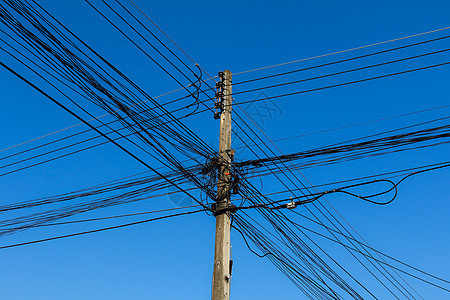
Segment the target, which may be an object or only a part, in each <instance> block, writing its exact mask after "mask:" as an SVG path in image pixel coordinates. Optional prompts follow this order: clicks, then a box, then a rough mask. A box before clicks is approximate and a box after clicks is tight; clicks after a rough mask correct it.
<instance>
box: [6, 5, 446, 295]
mask: <svg viewBox="0 0 450 300" xmlns="http://www.w3.org/2000/svg"><path fill="white" fill-rule="evenodd" d="M108 2H113V1H108ZM122 2H124V3H127V1H122ZM39 3H41V4H42V5H43V6H44V7H45V8H46V9H48V10H49V11H50V12H52V14H53V15H54V16H55V17H56V18H58V19H59V20H60V21H61V22H63V23H64V24H65V25H66V26H67V27H69V28H70V29H71V30H73V31H74V32H75V33H76V34H78V35H79V36H80V37H81V38H82V39H83V40H85V41H86V42H87V43H88V44H89V45H92V47H93V48H95V49H96V50H98V51H99V52H100V53H101V54H102V55H104V56H105V57H106V58H107V59H108V60H110V61H111V62H112V63H113V64H114V65H115V66H117V67H118V68H119V69H120V70H122V71H123V72H124V73H125V74H127V75H128V76H129V77H130V78H131V79H133V80H134V81H135V82H136V83H137V84H138V85H139V86H141V87H143V88H144V89H145V90H146V91H147V92H148V93H149V94H150V95H151V96H153V97H156V96H158V95H161V94H163V93H166V92H168V91H172V90H174V89H177V88H178V86H177V84H176V83H175V82H173V81H171V79H170V78H169V77H167V76H166V75H164V74H163V73H162V72H160V71H158V70H157V68H156V67H155V66H154V64H152V62H151V61H150V60H149V59H148V57H146V56H145V55H143V54H142V53H140V52H138V51H137V50H136V49H135V48H134V47H133V46H132V45H131V44H130V43H129V42H128V41H127V40H126V39H125V38H123V37H122V36H121V35H120V34H118V33H117V32H115V31H114V29H113V28H112V27H111V26H110V24H107V23H106V22H105V21H104V20H103V19H101V17H100V16H99V15H98V14H96V13H95V12H94V11H93V10H92V8H90V7H89V6H88V5H87V4H86V3H84V2H83V1H56V0H46V1H39ZM93 3H96V4H98V3H100V1H93ZM135 3H136V4H137V5H138V6H139V7H140V8H141V9H142V10H143V11H145V12H146V13H147V14H148V15H150V16H151V18H152V19H153V20H154V21H155V22H156V23H157V24H158V25H159V26H161V27H162V28H163V29H164V30H165V31H166V33H167V34H169V35H170V37H171V38H173V39H174V40H175V41H176V42H177V43H178V44H179V45H180V46H181V47H182V48H183V49H184V50H185V51H186V52H187V53H188V54H189V55H190V56H191V57H192V58H193V59H194V60H195V61H196V62H198V63H199V64H200V65H201V66H202V67H203V68H204V69H205V70H206V71H207V72H208V73H209V74H212V75H216V74H217V72H218V71H221V70H225V69H229V70H231V71H232V72H233V73H239V72H242V71H246V70H251V69H256V68H260V67H265V66H270V65H274V64H279V63H284V62H289V61H292V60H299V59H303V58H308V57H313V56H317V55H322V54H326V53H331V52H336V51H340V50H345V49H350V48H354V47H359V46H363V45H368V44H372V43H377V42H381V41H386V40H391V39H395V38H399V37H404V36H409V35H413V34H416V33H421V32H427V31H430V30H435V29H439V28H443V27H447V26H449V23H448V11H449V9H450V3H449V2H448V1H428V2H426V3H425V2H424V1H395V2H394V3H393V2H392V1H376V2H370V3H365V2H363V1H340V2H337V1H321V2H318V1H315V2H314V1H309V2H307V1H277V2H274V1H258V2H256V1H228V3H227V4H226V5H225V4H224V3H223V2H219V1H213V2H212V1H197V2H195V3H192V2H187V1H159V2H157V3H153V2H151V1H143V0H135ZM1 26H4V25H1ZM447 34H448V30H447V31H443V32H438V33H434V34H430V35H429V38H436V37H439V36H444V35H447ZM426 38H428V36H427V37H426ZM426 38H424V37H418V38H413V39H411V40H410V42H419V41H421V40H424V39H426ZM405 43H406V42H396V43H391V44H386V45H382V46H378V47H372V48H367V49H362V50H359V51H355V52H350V53H344V54H338V55H333V56H329V57H325V58H321V59H315V60H309V61H305V62H301V63H296V64H291V65H287V66H284V67H279V68H272V69H268V70H265V71H260V72H253V73H248V74H241V75H235V76H234V77H233V79H234V81H235V82H239V81H242V80H246V79H252V78H255V77H260V76H264V75H270V74H275V73H280V72H284V71H289V70H293V69H298V68H303V67H308V66H313V65H316V64H320V63H327V62H330V61H333V60H337V59H345V58H348V57H352V55H363V54H367V53H371V52H373V51H380V50H384V49H388V48H390V47H396V46H401V45H404V44H405ZM172 47H173V46H172ZM444 48H450V47H449V42H448V41H442V42H439V43H435V44H430V45H425V46H423V47H421V48H417V49H409V50H406V51H404V52H402V53H399V54H393V55H392V56H383V57H378V58H369V59H367V60H364V61H361V62H354V63H350V64H346V65H336V66H333V67H330V68H328V69H327V71H326V72H339V71H342V70H345V69H349V68H357V67H361V66H364V65H366V64H376V63H380V62H383V61H387V60H393V59H399V58H401V57H406V56H412V55H417V54H420V53H424V52H431V51H436V50H439V49H444ZM1 57H2V61H5V62H7V63H12V62H11V59H10V58H8V57H7V56H6V55H5V54H4V53H3V52H2V56H1ZM446 61H449V55H448V53H447V52H446V53H442V54H438V55H435V56H432V57H427V58H423V59H421V60H411V61H408V62H402V63H399V64H393V65H389V66H384V67H380V68H378V69H376V68H374V69H372V70H367V71H362V72H359V73H357V74H349V75H345V76H342V77H340V78H336V79H334V78H331V79H326V80H323V81H318V82H316V81H314V82H307V83H305V84H303V85H295V86H292V87H285V88H280V89H272V90H267V91H265V92H264V94H262V95H261V94H258V93H249V94H242V95H239V96H235V100H236V101H237V102H244V101H248V100H253V99H257V98H258V97H260V98H261V97H266V96H264V95H267V96H268V97H270V96H275V95H277V94H281V93H288V92H292V91H297V90H304V89H309V88H315V87H318V86H323V85H332V84H336V83H339V82H344V81H349V80H355V79H360V78H365V77H370V76H376V75H379V74H384V73H390V72H397V71H400V70H405V69H411V68H417V67H421V66H424V65H431V64H436V63H441V62H446ZM321 74H322V73H320V71H311V72H308V73H305V77H308V76H317V75H321ZM449 75H450V68H449V67H448V66H444V67H440V68H434V69H430V70H424V71H420V72H414V73H410V74H405V75H401V76H396V77H391V78H386V79H380V80H376V81H371V82H365V83H360V84H355V85H350V86H345V87H340V88H334V89H328V90H323V91H317V92H313V93H307V94H301V95H297V96H291V97H285V98H279V99H276V100H275V99H274V100H270V101H268V102H267V106H264V105H263V104H262V103H259V102H256V103H255V104H254V105H250V106H245V109H246V110H247V112H248V113H249V114H250V115H251V116H252V118H254V120H255V121H256V122H257V123H258V124H259V126H260V127H261V129H263V130H264V132H265V133H266V134H267V135H268V136H269V137H270V138H271V139H273V140H277V139H282V138H287V137H292V136H297V135H304V136H303V137H301V138H296V139H290V140H287V141H280V142H277V146H278V147H280V149H281V150H282V151H283V152H284V153H293V152H298V151H303V150H308V149H313V148H317V147H323V146H326V145H329V144H333V143H337V142H341V141H345V140H350V139H352V138H358V137H361V136H366V135H370V134H375V133H378V132H382V131H386V130H390V129H394V128H399V127H403V126H408V125H412V124H416V123H420V122H425V121H428V120H432V119H436V118H442V117H446V116H448V113H449V110H448V108H443V109H437V110H432V111H428V112H425V113H421V114H415V115H411V116H407V117H400V118H394V119H389V120H385V121H380V122H374V123H369V124H366V125H363V126H355V127H349V128H346V129H341V130H334V131H329V132H326V133H321V134H319V133H317V132H320V131H324V130H328V129H333V128H339V127H345V126H348V125H353V124H358V123H362V122H366V121H372V120H378V119H383V118H388V117H391V116H397V115H401V114H405V113H409V112H415V111H420V110H426V109H429V108H434V107H440V106H444V105H448V102H449V101H448V99H449V92H450V88H449V84H448V78H449ZM0 78H1V82H2V91H3V100H2V109H1V110H0V150H1V149H6V148H9V147H11V146H14V145H17V144H20V143H23V142H26V141H29V140H31V139H34V138H36V137H40V136H43V135H45V134H48V133H51V132H55V131H57V130H60V129H63V128H66V127H69V126H72V125H74V124H77V123H79V121H78V120H76V119H75V118H73V117H72V116H70V115H69V114H67V113H66V112H64V111H62V110H61V109H60V108H58V107H57V106H56V105H54V104H53V103H51V102H50V101H48V99H46V98H44V97H43V96H42V95H40V94H39V93H38V92H36V91H35V90H33V89H32V88H30V87H29V86H27V85H26V84H24V83H23V82H21V81H19V80H18V79H17V78H15V77H13V76H12V75H11V74H10V73H8V72H7V71H6V70H2V71H0ZM296 79H298V78H297V77H295V76H293V77H289V80H296ZM277 80H278V81H277ZM283 80H284V78H280V79H274V80H273V81H270V83H271V84H274V83H279V82H284V81H283ZM247 86H248V87H253V88H257V87H258V86H259V85H258V84H257V83H252V84H249V85H247ZM239 89H240V87H236V88H235V91H239ZM177 95H178V94H177ZM170 97H171V96H166V97H165V98H161V101H166V100H167V101H168V100H170V99H171V98H170ZM80 101H81V100H80ZM80 103H81V102H80ZM235 109H236V110H238V108H237V107H236V108H235ZM238 111H239V110H238ZM93 112H94V113H95V114H96V115H101V114H102V112H101V110H99V109H93ZM444 123H445V122H441V123H439V124H441V125H443V124H444ZM447 123H448V121H447ZM186 124H187V125H188V126H189V127H190V128H191V129H192V130H193V131H195V132H196V133H198V135H200V136H201V137H202V138H203V139H204V140H205V141H206V142H207V143H208V144H210V145H211V146H212V147H217V144H218V142H217V141H218V129H219V124H218V122H217V121H215V120H214V119H213V117H212V115H210V114H208V113H204V114H200V115H197V116H195V117H193V118H190V119H188V120H186ZM77 130H80V126H78V127H75V128H72V129H68V130H65V131H63V132H61V133H58V134H55V135H52V136H49V137H47V138H44V139H41V140H39V141H37V142H33V143H36V144H32V143H29V144H27V145H23V146H19V147H15V148H12V149H9V150H4V151H2V152H0V157H2V156H4V155H5V156H6V155H9V154H13V153H15V152H16V151H19V150H24V149H27V147H28V146H31V145H37V144H39V143H40V142H44V141H45V142H48V141H51V140H53V139H56V138H60V137H63V136H66V135H68V134H71V133H75V132H77ZM93 136H95V135H94V134H93V133H89V134H87V135H86V138H87V137H93ZM236 143H237V145H234V147H238V146H240V144H239V143H238V142H237V141H236ZM448 153H449V147H448V145H441V146H439V147H432V148H425V149H421V150H414V151H406V152H401V153H397V154H392V155H386V156H383V157H375V158H367V159H362V160H358V161H355V162H351V163H343V164H337V165H332V166H322V167H315V168H308V169H304V170H302V174H303V175H304V176H305V177H306V178H308V180H309V182H311V183H312V184H314V185H320V184H323V183H328V182H334V181H339V180H345V179H352V178H358V177H363V176H366V175H371V174H378V173H383V172H390V171H395V170H400V169H405V168H412V167H416V166H421V165H427V164H433V163H438V162H443V161H446V160H448V159H449V155H448ZM237 155H238V156H239V157H238V159H240V160H245V159H250V158H254V157H252V154H251V153H250V151H243V150H238V151H237ZM1 163H2V165H3V162H1ZM155 166H158V164H157V163H155ZM143 171H145V168H144V167H143V166H141V165H140V164H138V163H137V162H136V161H134V160H133V159H132V158H130V157H128V156H127V155H126V154H124V153H122V152H121V151H120V150H119V149H117V148H116V147H115V146H114V145H104V146H101V147H97V148H95V149H92V150H89V151H85V152H82V153H80V154H77V155H72V156H69V157H66V158H64V159H60V160H57V161H54V162H51V163H47V164H44V165H41V166H38V167H34V168H30V169H27V170H24V171H21V172H17V173H13V174H10V175H7V176H1V177H0V186H1V187H2V188H1V190H0V199H2V201H3V202H4V203H5V204H6V203H14V202H18V201H24V200H30V199H35V198H39V197H45V196H49V195H56V194H61V193H65V192H68V191H73V190H78V189H82V188H85V187H89V186H93V185H96V184H100V183H103V182H107V181H110V180H115V179H118V178H121V177H124V176H129V175H132V174H136V173H139V172H143ZM449 175H450V173H449V170H447V169H443V170H439V171H436V172H431V173H426V174H423V175H418V176H416V177H412V178H410V179H409V180H407V181H406V182H404V183H402V184H401V185H400V186H399V195H398V197H397V199H396V200H395V201H394V202H393V203H392V204H390V205H388V206H375V205H370V204H368V203H365V202H362V201H359V200H356V199H354V198H351V197H347V196H343V195H332V196H330V197H328V198H327V201H329V202H330V203H332V205H333V207H334V208H335V209H336V210H337V211H338V212H339V213H340V214H341V215H342V216H343V217H344V218H345V219H346V220H347V221H348V222H349V224H351V225H352V226H353V227H354V228H355V229H356V230H357V231H358V233H360V234H361V235H362V236H363V237H364V239H365V240H366V241H367V242H369V243H370V245H372V246H373V247H374V248H376V249H379V250H380V251H383V252H385V253H387V254H389V255H392V256H393V257H396V258H398V259H401V260H402V261H405V262H407V263H409V264H411V265H413V266H416V267H418V268H421V269H423V270H425V271H428V272H430V273H432V274H436V275H438V276H441V277H444V278H448V275H449V273H448V270H449V269H450V260H449V259H448V249H449V246H450V245H449V240H448V228H449V221H448V211H449V208H450V207H449V204H448V200H449V197H448V195H449V192H450V191H449V184H448V182H449ZM252 183H253V184H254V185H255V186H256V187H258V188H261V190H262V191H263V192H264V193H270V192H274V191H278V190H280V188H281V186H280V183H278V182H276V181H275V180H274V179H273V178H272V177H267V178H264V179H263V180H262V182H261V181H259V179H253V181H252ZM168 191H169V192H170V191H171V190H170V189H169V190H168ZM189 203H190V202H189V200H187V199H185V198H180V197H178V196H162V197H160V198H156V199H151V201H142V202H139V203H134V204H131V205H128V206H126V207H120V206H118V207H113V208H108V209H105V210H99V211H95V212H90V213H86V214H85V216H84V217H86V218H88V217H98V216H107V215H114V214H119V213H128V212H139V211H148V210H155V209H163V208H174V207H177V206H179V205H186V204H189ZM298 210H299V211H300V212H302V211H303V210H302V208H298ZM80 218H83V216H81V217H80ZM133 220H138V219H127V221H133ZM120 222H121V221H120V220H118V221H108V222H103V223H98V224H97V223H96V224H81V225H77V226H72V227H64V226H60V227H51V228H46V229H32V230H29V231H25V232H22V233H19V234H17V235H12V236H7V237H3V238H2V240H1V243H0V245H8V244H13V243H19V242H23V241H28V240H34V239H39V238H46V237H49V236H56V235H61V234H67V233H71V232H78V231H83V230H90V229H93V228H98V227H104V226H111V225H115V224H119V223H120ZM213 238H214V219H213V218H212V217H209V216H207V215H205V214H197V215H190V216H183V217H178V218H174V219H169V220H163V221H159V222H151V223H148V224H144V225H138V226H133V227H128V228H125V229H118V230H114V231H108V232H103V233H98V234H93V235H87V236H81V237H74V238H68V239H63V240H58V241H51V242H47V243H41V244H35V245H29V246H23V247H17V248H12V249H5V250H0V262H1V266H2V272H0V289H1V291H2V299H180V298H183V299H207V298H208V297H210V290H211V277H212V262H213V247H214V242H213ZM317 239H320V238H317ZM322 242H323V241H321V243H322ZM323 243H324V245H326V246H327V247H328V248H327V249H328V251H329V253H332V254H333V256H334V257H336V258H338V259H339V260H340V261H341V262H342V263H343V264H346V265H347V266H348V268H349V270H351V271H352V273H353V274H354V275H355V276H357V277H358V278H360V279H361V280H362V281H364V282H365V283H366V284H367V286H368V287H369V288H370V289H372V290H373V291H374V292H375V293H377V295H380V296H379V298H380V299H391V298H392V295H390V294H387V293H386V291H385V290H384V289H383V288H382V287H381V286H380V285H379V284H378V283H377V282H376V281H374V280H373V279H371V278H370V276H369V275H368V274H367V272H366V271H365V270H363V269H361V267H360V266H358V265H357V264H356V263H355V262H354V260H352V258H351V257H350V256H349V255H348V253H346V252H345V251H343V250H342V249H341V248H338V247H335V246H334V245H331V244H327V243H326V242H323ZM232 253H233V259H234V271H233V279H232V290H231V295H232V299H306V298H305V297H304V295H303V294H301V292H300V291H299V290H298V289H297V288H296V287H295V286H294V285H293V284H292V283H291V282H290V281H289V280H288V279H287V278H286V277H285V276H284V275H283V274H282V273H281V272H280V271H279V270H278V269H277V268H276V267H275V266H273V265H272V264H271V263H270V262H269V261H268V260H267V259H260V258H258V257H256V256H255V255H253V254H252V253H251V252H250V251H249V250H248V249H247V247H246V246H245V244H244V242H243V240H242V238H241V237H240V236H239V235H238V233H237V232H234V231H233V232H232ZM405 278H407V277H405ZM408 283H410V284H411V285H412V286H413V287H414V288H415V289H417V291H418V292H419V293H420V294H421V295H422V296H423V298H425V299H446V298H448V293H445V292H442V291H440V290H438V289H436V288H433V287H430V286H429V285H426V284H423V283H420V282H418V281H416V280H413V279H410V278H408Z"/></svg>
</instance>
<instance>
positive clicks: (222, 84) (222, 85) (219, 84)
mask: <svg viewBox="0 0 450 300" xmlns="http://www.w3.org/2000/svg"><path fill="white" fill-rule="evenodd" d="M224 86H225V83H224V82H223V81H219V82H217V83H216V89H219V88H223V87H224Z"/></svg>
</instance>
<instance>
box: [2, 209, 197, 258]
mask: <svg viewBox="0 0 450 300" xmlns="http://www.w3.org/2000/svg"><path fill="white" fill-rule="evenodd" d="M202 211H203V209H200V210H195V211H190V212H184V213H179V214H174V215H167V216H162V217H157V218H152V219H146V220H142V221H137V222H131V223H126V224H121V225H116V226H110V227H105V228H100V229H94V230H89V231H83V232H77V233H71V234H66V235H60V236H56V237H50V238H46V239H41V240H34V241H29V242H23V243H18V244H11V245H6V246H1V247H0V250H3V249H7V248H14V247H19V246H24V245H31V244H37V243H42V242H48V241H52V240H59V239H63V238H68V237H74V236H79V235H85V234H90V233H96V232H101V231H107V230H112V229H118V228H123V227H128V226H133V225H138V224H144V223H148V222H152V221H157V220H162V219H167V218H173V217H178V216H184V215H190V214H195V213H199V212H202Z"/></svg>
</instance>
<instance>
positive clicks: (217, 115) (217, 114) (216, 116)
mask: <svg viewBox="0 0 450 300" xmlns="http://www.w3.org/2000/svg"><path fill="white" fill-rule="evenodd" d="M214 119H215V120H217V119H220V112H217V111H216V112H215V113H214Z"/></svg>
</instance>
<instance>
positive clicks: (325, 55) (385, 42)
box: [130, 0, 450, 76]
mask: <svg viewBox="0 0 450 300" xmlns="http://www.w3.org/2000/svg"><path fill="white" fill-rule="evenodd" d="M130 1H131V0H130ZM447 29H450V26H448V27H444V28H439V29H436V30H431V31H427V32H423V33H418V34H413V35H409V36H405V37H401V38H396V39H392V40H387V41H383V42H378V43H374V44H369V45H365V46H360V47H356V48H351V49H347V50H341V51H336V52H332V53H327V54H322V55H317V56H313V57H308V58H303V59H298V60H294V61H290V62H285V63H281V64H276V65H272V66H267V67H262V68H257V69H253V70H247V71H242V72H238V73H234V74H233V76H235V75H240V74H245V73H250V72H255V71H261V70H265V69H270V68H275V67H280V66H285V65H289V64H293V63H298V62H302V61H307V60H312V59H317V58H322V57H327V56H331V55H335V54H341V53H346V52H350V51H355V50H360V49H364V48H369V47H373V46H378V45H383V44H387V43H392V42H396V41H401V40H405V39H409V38H413V37H418V36H422V35H426V34H431V33H435V32H439V31H443V30H447Z"/></svg>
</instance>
